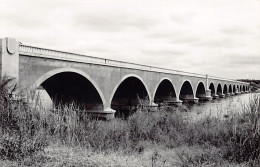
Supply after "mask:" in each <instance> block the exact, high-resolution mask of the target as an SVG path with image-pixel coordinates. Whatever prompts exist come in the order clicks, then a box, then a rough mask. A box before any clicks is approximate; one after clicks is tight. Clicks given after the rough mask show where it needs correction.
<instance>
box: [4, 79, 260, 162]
mask: <svg viewBox="0 0 260 167" xmlns="http://www.w3.org/2000/svg"><path fill="white" fill-rule="evenodd" d="M10 81H11V80H9V79H4V80H3V81H2V82H1V83H0V121H1V122H0V133H1V136H0V156H1V157H0V158H1V160H0V164H2V166H18V165H21V166H183V167H184V166H238V165H239V166H259V165H260V97H259V96H258V97H257V96H256V97H254V98H253V99H252V100H251V102H250V103H249V104H246V105H244V107H243V110H242V111H236V113H230V114H229V116H228V117H226V118H219V117H214V116H213V115H208V116H207V117H205V118H201V119H199V120H196V121H194V120H191V119H189V118H187V117H183V116H182V113H181V111H182V107H178V108H172V107H169V106H164V107H161V108H160V109H159V110H158V111H153V112H152V111H150V109H149V107H145V106H143V107H141V108H140V109H139V110H138V111H137V112H136V113H134V114H133V115H131V116H130V117H129V118H128V119H127V120H122V119H119V118H118V119H113V120H111V121H101V120H96V119H91V118H89V117H88V116H87V115H86V114H85V113H84V111H81V110H79V108H78V107H77V106H76V105H74V104H73V103H72V104H70V105H68V106H62V107H58V108H57V110H55V111H45V110H44V108H42V107H41V106H34V107H29V105H28V104H29V103H28V102H26V100H15V99H14V98H13V96H10V94H12V92H13V90H14V89H12V87H10V86H9V85H10V84H8V83H10ZM142 103H143V102H142Z"/></svg>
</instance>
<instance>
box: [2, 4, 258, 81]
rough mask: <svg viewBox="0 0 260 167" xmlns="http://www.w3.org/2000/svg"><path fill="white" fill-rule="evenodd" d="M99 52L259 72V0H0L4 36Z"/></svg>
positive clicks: (205, 69) (220, 71)
mask: <svg viewBox="0 0 260 167" xmlns="http://www.w3.org/2000/svg"><path fill="white" fill-rule="evenodd" d="M3 37H13V38H16V39H17V40H18V41H20V42H22V43H23V44H27V45H32V46H38V47H43V48H50V49H56V50H62V51H69V52H75V53H81V54H86V55H90V56H95V57H102V58H109V59H116V60H123V61H128V62H135V63H141V64H146V65H152V66H158V67H165V68H171V69H178V70H184V71H189V72H195V73H202V74H209V75H214V76H219V77H226V78H234V79H237V78H250V79H260V1H259V0H196V1H195V0H194V1H193V0H156V1H155V0H37V1H36V0H0V38H3Z"/></svg>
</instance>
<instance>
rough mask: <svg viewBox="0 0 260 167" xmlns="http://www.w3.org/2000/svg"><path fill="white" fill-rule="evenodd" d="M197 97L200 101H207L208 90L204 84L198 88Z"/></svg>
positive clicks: (200, 84)
mask: <svg viewBox="0 0 260 167" xmlns="http://www.w3.org/2000/svg"><path fill="white" fill-rule="evenodd" d="M196 97H197V98H199V100H206V99H205V98H206V89H205V86H204V84H203V83H202V82H200V83H199V85H198V86H197V90H196Z"/></svg>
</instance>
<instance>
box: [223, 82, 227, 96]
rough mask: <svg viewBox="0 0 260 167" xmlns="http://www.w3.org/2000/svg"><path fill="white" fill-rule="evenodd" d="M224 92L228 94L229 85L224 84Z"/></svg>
mask: <svg viewBox="0 0 260 167" xmlns="http://www.w3.org/2000/svg"><path fill="white" fill-rule="evenodd" d="M223 94H224V95H227V94H228V89H227V85H226V84H225V85H224V89H223Z"/></svg>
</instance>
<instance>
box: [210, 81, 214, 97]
mask: <svg viewBox="0 0 260 167" xmlns="http://www.w3.org/2000/svg"><path fill="white" fill-rule="evenodd" d="M209 89H210V90H211V96H212V97H214V96H215V95H216V89H215V86H214V84H213V83H210V85H209Z"/></svg>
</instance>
